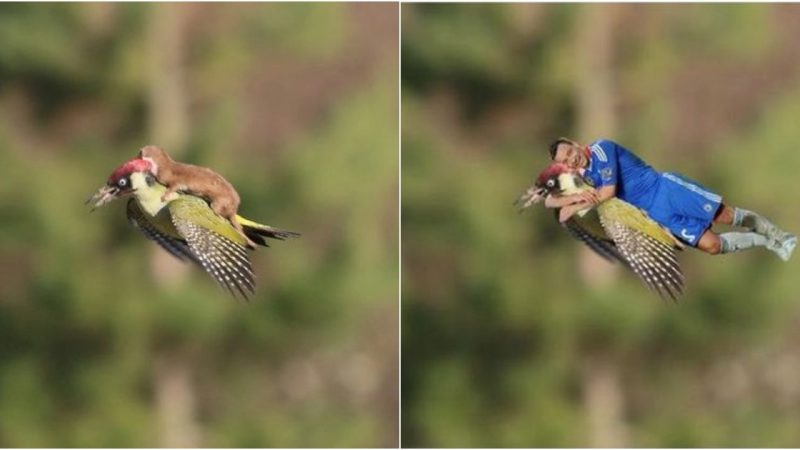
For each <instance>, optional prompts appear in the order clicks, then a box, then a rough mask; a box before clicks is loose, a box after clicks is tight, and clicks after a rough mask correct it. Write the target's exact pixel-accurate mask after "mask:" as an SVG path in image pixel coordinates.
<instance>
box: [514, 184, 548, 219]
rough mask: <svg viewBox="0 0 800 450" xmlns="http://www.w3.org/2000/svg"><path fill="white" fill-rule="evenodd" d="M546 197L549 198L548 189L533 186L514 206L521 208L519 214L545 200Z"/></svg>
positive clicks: (521, 195)
mask: <svg viewBox="0 0 800 450" xmlns="http://www.w3.org/2000/svg"><path fill="white" fill-rule="evenodd" d="M545 196H547V189H545V188H543V187H538V186H536V185H533V186H531V187H529V188H528V190H526V191H525V192H523V193H522V194H520V196H519V197H518V198H517V200H516V201H515V202H514V206H516V207H517V208H519V211H518V212H522V211H523V210H525V209H526V208H529V207H531V206H532V205H535V204H537V203H539V202H541V201H542V200H544V198H545Z"/></svg>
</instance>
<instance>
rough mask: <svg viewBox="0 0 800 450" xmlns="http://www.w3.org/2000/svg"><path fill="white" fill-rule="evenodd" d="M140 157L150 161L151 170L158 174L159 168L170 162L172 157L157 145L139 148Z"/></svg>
mask: <svg viewBox="0 0 800 450" xmlns="http://www.w3.org/2000/svg"><path fill="white" fill-rule="evenodd" d="M139 158H141V159H143V160H145V161H147V162H149V163H150V166H151V167H150V172H151V173H152V174H153V175H158V168H159V167H160V166H164V165H166V164H169V162H170V161H172V159H171V158H170V157H169V155H168V154H167V152H165V151H164V149H162V148H161V147H157V146H155V145H146V146H144V147H142V149H141V150H139Z"/></svg>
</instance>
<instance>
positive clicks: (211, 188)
mask: <svg viewBox="0 0 800 450" xmlns="http://www.w3.org/2000/svg"><path fill="white" fill-rule="evenodd" d="M139 157H140V158H147V159H149V160H151V162H152V163H153V164H154V165H155V167H153V169H152V171H151V172H152V174H153V176H155V177H156V179H158V182H159V183H161V184H163V185H164V186H166V187H167V191H166V192H165V193H164V195H163V196H162V200H163V199H165V198H166V197H167V196H168V195H170V194H172V193H173V192H177V191H186V192H189V193H192V194H194V195H197V196H199V197H204V198H206V199H207V200H208V202H209V204H210V206H211V209H212V210H213V211H214V212H215V213H217V214H218V215H219V216H221V217H224V218H225V219H228V221H230V223H231V225H233V226H234V228H236V230H237V231H238V232H239V234H241V235H242V236H243V237H244V238H245V239H247V243H248V246H250V247H252V248H255V244H254V243H253V241H251V240H250V239H249V238H248V237H247V235H245V233H244V230H243V229H242V225H241V224H240V223H239V221H238V220H236V212H237V211H238V209H239V202H240V199H239V193H237V192H236V189H234V188H233V186H232V185H231V184H230V183H229V182H228V180H226V179H225V178H223V177H222V175H220V174H218V173H216V172H214V171H213V170H211V169H208V168H206V167H200V166H195V165H192V164H184V163H180V162H177V161H175V160H173V159H172V158H170V157H169V155H168V154H167V152H165V151H164V150H162V149H161V148H159V147H156V146H155V145H148V146H146V147H143V148H142V149H141V150H140V151H139Z"/></svg>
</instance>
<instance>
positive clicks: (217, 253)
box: [168, 196, 256, 299]
mask: <svg viewBox="0 0 800 450" xmlns="http://www.w3.org/2000/svg"><path fill="white" fill-rule="evenodd" d="M197 202H200V203H201V204H200V203H197ZM168 207H169V210H170V214H171V215H172V223H173V224H174V225H175V228H176V229H177V230H178V233H179V234H180V235H181V236H183V238H184V239H186V243H187V244H188V246H189V249H190V250H191V252H192V254H193V255H194V256H195V257H196V258H197V259H198V260H199V261H200V265H202V266H203V268H204V269H205V271H206V272H208V274H209V275H211V277H212V278H214V280H215V281H216V282H217V283H218V284H219V285H221V286H223V287H225V288H226V289H228V291H230V293H231V295H233V296H236V291H238V292H239V293H240V294H241V295H242V297H244V298H245V299H248V294H247V292H248V291H249V292H250V293H251V294H252V293H254V292H255V286H256V284H255V276H254V275H253V268H252V266H251V265H250V259H249V258H248V256H247V250H246V248H245V247H244V244H242V243H238V242H234V241H233V240H231V239H230V238H229V237H227V236H223V235H222V234H220V233H217V232H216V231H214V230H224V231H228V230H229V229H230V230H232V233H234V234H235V233H236V231H235V230H233V228H232V227H231V225H230V223H229V222H228V221H227V220H225V219H223V218H222V217H219V216H218V215H216V214H215V213H214V211H212V210H211V208H209V207H208V205H207V204H206V203H205V202H204V201H203V200H201V199H198V198H196V197H190V196H183V197H181V198H179V199H177V200H173V201H172V202H170V203H169V205H168ZM226 234H231V233H226ZM235 236H238V234H235ZM234 289H236V291H234Z"/></svg>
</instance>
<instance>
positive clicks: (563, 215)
mask: <svg viewBox="0 0 800 450" xmlns="http://www.w3.org/2000/svg"><path fill="white" fill-rule="evenodd" d="M575 211H577V210H576V209H575V208H573V207H572V206H565V207H563V208H561V209H560V210H559V211H558V221H559V222H561V223H564V222H566V221H568V220H569V218H570V217H572V215H573V214H575Z"/></svg>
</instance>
